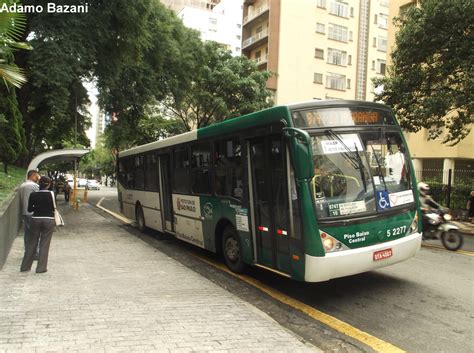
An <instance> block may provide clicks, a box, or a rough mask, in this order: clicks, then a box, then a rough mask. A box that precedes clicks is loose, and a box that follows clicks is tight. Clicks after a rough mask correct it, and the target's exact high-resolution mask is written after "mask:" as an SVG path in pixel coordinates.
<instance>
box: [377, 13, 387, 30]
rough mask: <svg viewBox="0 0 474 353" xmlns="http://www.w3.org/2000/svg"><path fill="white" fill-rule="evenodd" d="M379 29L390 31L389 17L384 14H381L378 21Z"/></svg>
mask: <svg viewBox="0 0 474 353" xmlns="http://www.w3.org/2000/svg"><path fill="white" fill-rule="evenodd" d="M378 25H379V28H383V29H388V16H387V15H384V14H382V13H381V14H379V21H378Z"/></svg>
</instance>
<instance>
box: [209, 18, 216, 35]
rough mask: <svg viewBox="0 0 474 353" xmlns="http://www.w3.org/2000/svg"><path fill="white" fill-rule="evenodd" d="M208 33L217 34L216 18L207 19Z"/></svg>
mask: <svg viewBox="0 0 474 353" xmlns="http://www.w3.org/2000/svg"><path fill="white" fill-rule="evenodd" d="M209 31H211V32H217V18H213V17H209Z"/></svg>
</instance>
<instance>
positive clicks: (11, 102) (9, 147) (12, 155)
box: [0, 86, 25, 174]
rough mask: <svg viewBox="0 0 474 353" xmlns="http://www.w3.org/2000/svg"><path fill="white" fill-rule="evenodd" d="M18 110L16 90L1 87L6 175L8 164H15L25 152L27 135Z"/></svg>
mask: <svg viewBox="0 0 474 353" xmlns="http://www.w3.org/2000/svg"><path fill="white" fill-rule="evenodd" d="M22 122H23V120H22V118H21V113H20V111H19V110H18V104H17V101H16V93H15V90H14V89H10V90H7V89H6V87H3V86H0V131H1V133H0V161H2V162H3V168H4V171H5V174H6V173H7V172H8V164H11V163H13V162H15V161H16V160H17V159H18V157H19V156H20V155H21V154H22V153H24V151H25V133H24V130H23V126H22Z"/></svg>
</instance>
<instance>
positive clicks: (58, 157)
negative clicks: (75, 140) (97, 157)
mask: <svg viewBox="0 0 474 353" xmlns="http://www.w3.org/2000/svg"><path fill="white" fill-rule="evenodd" d="M89 152H90V150H89V149H79V148H68V149H62V150H52V151H48V152H43V153H41V154H39V155H37V156H36V157H35V158H33V160H32V161H31V162H30V164H29V165H28V169H27V170H37V169H38V167H39V166H40V165H42V164H45V163H49V162H58V161H74V160H78V159H81V158H82V157H83V156H85V155H86V154H88V153H89Z"/></svg>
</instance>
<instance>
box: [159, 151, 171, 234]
mask: <svg viewBox="0 0 474 353" xmlns="http://www.w3.org/2000/svg"><path fill="white" fill-rule="evenodd" d="M160 186H161V187H160V190H161V193H160V194H161V214H162V220H163V224H164V227H163V230H165V231H169V232H174V228H173V227H174V224H173V201H172V195H171V168H170V156H169V155H166V154H165V155H162V156H160Z"/></svg>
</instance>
